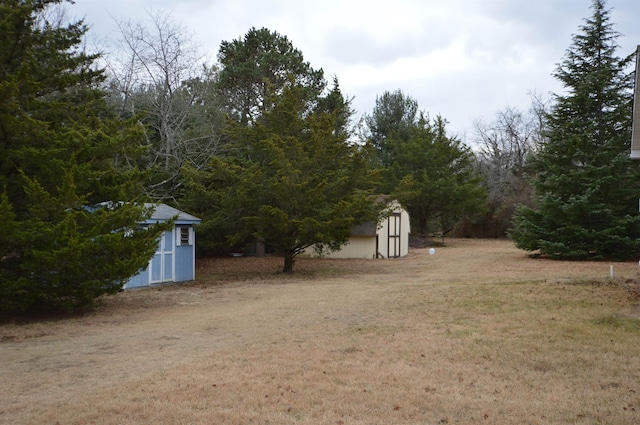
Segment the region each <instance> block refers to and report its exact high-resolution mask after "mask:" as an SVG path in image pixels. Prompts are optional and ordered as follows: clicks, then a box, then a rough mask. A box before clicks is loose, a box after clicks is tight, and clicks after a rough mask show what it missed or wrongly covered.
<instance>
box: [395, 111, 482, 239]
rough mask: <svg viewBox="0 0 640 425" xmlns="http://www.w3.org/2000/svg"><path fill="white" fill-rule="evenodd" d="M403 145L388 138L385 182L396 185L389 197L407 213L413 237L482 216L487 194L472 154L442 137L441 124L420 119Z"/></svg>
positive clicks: (467, 149)
mask: <svg viewBox="0 0 640 425" xmlns="http://www.w3.org/2000/svg"><path fill="white" fill-rule="evenodd" d="M408 133H409V134H408V138H407V140H402V139H400V138H393V137H392V138H389V139H387V141H386V144H387V146H389V147H390V151H392V152H393V157H394V161H393V163H392V164H391V165H390V166H389V167H387V168H385V170H384V171H383V175H384V180H385V181H390V182H397V185H396V188H395V189H394V196H395V197H396V198H397V199H398V200H399V201H400V202H401V203H402V205H403V206H404V207H405V208H406V209H407V212H408V213H409V216H410V217H411V221H412V228H413V232H414V233H415V234H418V235H423V236H424V235H426V234H427V233H428V232H427V231H428V230H429V225H432V226H436V227H437V228H439V229H441V230H447V229H450V228H451V227H453V225H454V224H455V222H456V221H457V220H459V219H460V218H461V217H464V216H467V215H472V214H474V213H477V212H479V211H481V210H482V208H483V206H484V204H485V198H486V192H485V190H484V189H483V188H481V187H480V183H481V179H480V176H479V175H478V174H477V173H476V172H475V170H474V168H473V154H472V152H471V150H470V149H469V148H468V147H466V146H465V145H464V144H463V143H462V142H461V141H459V140H458V139H456V138H454V137H449V136H447V133H446V122H445V120H444V119H443V118H442V117H440V116H438V117H437V118H436V119H435V120H433V121H430V120H429V119H428V117H424V116H422V115H421V116H420V118H419V119H418V120H417V122H416V123H415V124H414V125H412V126H411V127H410V128H409V131H408Z"/></svg>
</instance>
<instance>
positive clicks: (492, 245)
mask: <svg viewBox="0 0 640 425" xmlns="http://www.w3.org/2000/svg"><path fill="white" fill-rule="evenodd" d="M447 243H448V247H446V248H440V249H438V251H437V253H436V255H435V256H429V255H428V252H427V251H426V250H414V251H412V252H411V254H410V255H409V256H408V257H407V258H403V259H398V260H377V261H371V260H327V259H323V260H317V259H316V260H313V259H300V260H299V261H298V263H297V264H296V267H297V269H298V271H297V272H296V273H294V274H293V275H287V276H284V275H282V274H279V273H278V270H280V268H281V259H277V258H267V259H255V258H242V259H224V260H209V261H207V262H201V263H200V264H199V270H198V281H197V282H193V283H189V284H184V285H173V286H165V287H158V288H151V289H145V290H139V291H128V292H125V293H121V294H119V295H117V296H115V297H110V298H107V299H105V300H104V303H103V305H102V306H101V307H100V308H99V309H98V310H97V311H95V312H93V313H90V314H87V315H84V316H82V317H74V318H69V319H64V320H56V321H40V322H32V323H27V324H24V323H23V324H15V323H5V324H3V325H0V339H1V341H2V342H1V343H0V358H1V360H2V361H1V362H0V376H1V377H2V378H1V380H0V423H3V424H4V423H6V424H57V423H59V424H142V423H145V424H146V423H149V424H251V423H253V424H343V425H346V424H454V423H459V424H467V423H487V424H566V423H575V424H637V423H640V310H639V307H638V294H639V293H640V292H639V286H638V284H637V282H638V265H637V264H635V263H614V264H613V265H614V273H615V278H614V279H613V280H612V279H609V278H608V276H609V263H591V262H581V263H568V262H558V261H545V260H539V259H531V258H528V257H527V256H526V255H525V254H524V253H522V252H520V251H517V250H516V249H515V248H514V247H513V245H512V244H510V243H509V242H507V241H477V240H453V241H448V242H447Z"/></svg>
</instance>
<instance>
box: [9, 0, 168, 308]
mask: <svg viewBox="0 0 640 425" xmlns="http://www.w3.org/2000/svg"><path fill="white" fill-rule="evenodd" d="M60 2H61V1H58V0H50V1H35V0H32V1H10V0H2V1H0V28H1V29H2V30H1V31H0V34H1V35H0V37H1V38H2V40H1V41H2V44H0V63H2V64H3V66H2V67H0V170H1V171H2V174H1V175H0V187H1V188H3V194H2V198H1V202H0V222H1V223H2V225H1V226H0V231H2V232H1V233H2V236H0V242H1V244H2V248H0V266H1V268H0V311H4V312H16V311H42V310H65V311H70V310H73V309H77V308H82V307H86V306H88V305H90V304H91V303H92V302H93V300H94V299H95V298H96V297H98V296H100V295H102V294H105V293H113V292H115V291H117V290H119V289H120V288H121V287H122V284H123V283H124V281H125V280H126V279H127V278H128V277H130V276H132V275H133V274H135V272H137V271H138V270H139V269H140V268H142V267H144V266H145V265H146V263H147V262H148V260H149V258H150V257H151V255H152V254H153V251H154V250H155V245H156V242H155V240H156V237H157V236H158V234H159V233H158V231H155V230H154V229H151V231H149V232H139V233H136V234H134V235H133V236H131V237H124V235H125V232H127V231H128V230H130V229H133V228H135V226H136V223H137V222H138V221H139V220H140V219H142V218H144V216H145V212H144V210H143V208H142V207H140V206H138V205H137V204H135V203H131V204H124V205H119V204H117V205H116V204H114V205H113V206H112V207H110V208H98V209H96V208H94V207H93V206H95V205H97V204H99V203H101V202H104V201H114V200H115V201H119V200H127V201H135V200H136V196H137V194H138V193H140V192H139V191H140V185H139V184H138V182H139V178H138V173H137V172H136V171H135V170H133V171H127V172H125V171H121V169H120V168H119V167H118V162H119V161H120V160H121V159H122V158H124V157H125V156H126V155H128V156H135V155H137V154H139V150H138V148H137V146H136V142H137V140H139V139H138V137H139V135H140V134H141V133H140V128H139V127H138V126H136V125H134V124H132V123H129V122H119V121H117V120H116V119H115V118H114V115H113V112H112V111H111V110H110V109H109V108H107V107H106V105H105V102H104V94H103V93H102V92H101V91H100V90H98V89H97V87H98V86H99V85H100V83H101V82H102V80H103V77H102V73H101V72H100V71H98V70H95V69H94V67H93V63H94V60H95V59H96V56H93V55H87V54H85V53H84V52H82V51H81V49H80V48H79V46H80V43H81V41H82V37H83V36H84V34H85V32H86V27H85V26H84V25H83V24H82V23H81V22H80V23H74V24H70V25H68V26H67V27H61V26H55V25H52V24H50V23H49V22H47V20H46V11H47V8H48V7H50V6H52V5H55V4H57V3H60Z"/></svg>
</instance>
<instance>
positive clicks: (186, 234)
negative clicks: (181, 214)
mask: <svg viewBox="0 0 640 425" xmlns="http://www.w3.org/2000/svg"><path fill="white" fill-rule="evenodd" d="M179 229H180V245H179V246H184V245H191V244H192V242H191V231H190V230H191V229H190V228H189V227H180V228H179Z"/></svg>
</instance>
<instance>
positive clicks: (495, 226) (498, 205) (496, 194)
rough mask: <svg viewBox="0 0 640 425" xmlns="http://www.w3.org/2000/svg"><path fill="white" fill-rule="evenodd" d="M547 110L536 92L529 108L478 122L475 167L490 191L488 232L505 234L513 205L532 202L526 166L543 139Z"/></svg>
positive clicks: (490, 233)
mask: <svg viewBox="0 0 640 425" xmlns="http://www.w3.org/2000/svg"><path fill="white" fill-rule="evenodd" d="M546 109H547V103H546V102H544V101H543V100H541V98H540V96H538V95H536V94H533V95H532V105H531V108H530V109H529V111H527V112H522V111H519V110H517V109H515V108H506V109H504V110H503V111H500V112H498V113H497V114H496V117H495V120H494V121H493V122H491V123H488V124H487V123H485V122H483V121H477V122H476V123H475V128H474V130H475V141H476V146H478V148H477V149H476V166H477V169H478V171H479V172H480V174H481V175H482V176H483V180H484V185H485V187H486V189H487V192H488V194H489V199H488V203H489V214H488V216H487V217H486V218H485V221H491V222H492V223H483V225H484V226H486V229H485V232H488V235H491V236H500V235H504V233H505V231H506V229H507V228H508V226H509V225H510V223H511V215H512V214H513V211H514V207H515V206H516V205H517V204H528V203H530V202H531V195H532V192H531V187H530V185H529V183H528V181H527V179H526V178H525V175H524V169H525V165H526V162H527V160H528V159H529V158H530V157H531V155H532V154H534V153H535V151H536V149H537V148H538V147H539V146H540V144H541V143H542V141H543V139H544V129H545V114H546ZM487 229H489V230H487ZM483 236H487V234H484V235H483Z"/></svg>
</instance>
